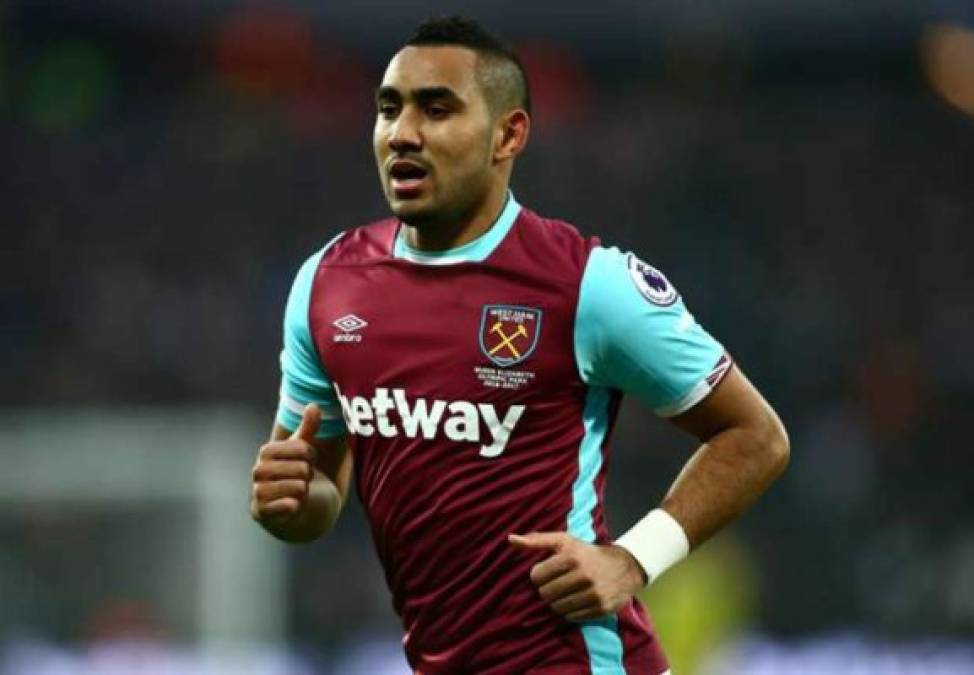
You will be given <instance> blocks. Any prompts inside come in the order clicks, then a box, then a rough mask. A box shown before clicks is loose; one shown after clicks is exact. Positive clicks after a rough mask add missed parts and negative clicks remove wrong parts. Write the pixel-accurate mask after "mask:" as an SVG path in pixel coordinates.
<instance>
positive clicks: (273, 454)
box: [257, 439, 314, 463]
mask: <svg viewBox="0 0 974 675" xmlns="http://www.w3.org/2000/svg"><path fill="white" fill-rule="evenodd" d="M312 452H313V450H312V447H311V445H310V444H309V443H306V442H305V441H302V440H299V439H288V440H286V441H273V442H271V443H265V444H264V445H262V446H260V452H259V453H258V454H257V462H258V463H260V462H262V461H266V460H275V459H295V460H303V461H305V462H310V461H312V460H313V459H314V458H313V457H312Z"/></svg>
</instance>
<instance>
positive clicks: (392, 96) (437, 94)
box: [375, 86, 464, 104]
mask: <svg viewBox="0 0 974 675" xmlns="http://www.w3.org/2000/svg"><path fill="white" fill-rule="evenodd" d="M409 93H410V95H411V97H412V98H414V99H416V100H417V101H418V102H420V103H428V102H430V101H436V100H441V99H449V100H451V101H456V102H457V103H461V104H462V103H464V101H463V99H462V98H460V97H459V96H458V95H457V93H456V92H455V91H453V90H452V89H450V88H449V87H420V88H419V89H413V90H412V91H410V92H409ZM375 100H376V101H401V100H402V94H401V93H400V92H399V90H398V89H396V88H395V87H389V86H384V87H379V88H378V89H376V91H375Z"/></svg>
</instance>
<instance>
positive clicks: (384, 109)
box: [378, 103, 399, 120]
mask: <svg viewBox="0 0 974 675" xmlns="http://www.w3.org/2000/svg"><path fill="white" fill-rule="evenodd" d="M378 111H379V116H380V117H382V118H383V119H387V120H391V119H393V118H395V116H396V115H398V114H399V106H397V105H395V104H394V103H380V104H379V106H378Z"/></svg>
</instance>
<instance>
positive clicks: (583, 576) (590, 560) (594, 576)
mask: <svg viewBox="0 0 974 675" xmlns="http://www.w3.org/2000/svg"><path fill="white" fill-rule="evenodd" d="M507 539H508V541H509V542H511V544H512V545H513V546H515V547H516V548H519V549H522V550H525V551H550V552H552V554H553V555H552V556H551V557H549V558H548V559H547V560H544V561H542V562H540V563H538V564H537V565H535V566H534V567H532V568H531V581H532V582H534V585H535V586H537V587H538V592H539V593H540V594H541V598H542V599H543V600H544V601H545V602H547V603H548V604H549V605H551V608H552V609H553V610H555V612H557V613H558V614H560V615H562V616H564V617H565V618H566V619H568V620H569V621H584V620H585V619H594V618H596V617H600V616H605V615H607V614H614V613H615V612H617V611H619V609H620V608H622V607H623V606H624V605H625V604H626V603H628V602H629V601H630V600H631V599H632V597H633V596H634V595H635V594H636V592H637V591H638V590H639V589H640V588H642V587H643V586H644V585H645V583H646V578H645V576H644V573H643V570H642V568H641V567H640V566H639V563H637V562H636V559H635V558H633V557H632V555H631V554H630V553H629V552H628V551H627V550H625V549H624V548H622V547H620V546H616V545H614V544H609V545H606V546H598V545H595V544H587V543H585V542H583V541H581V540H579V539H576V538H575V537H573V536H571V535H569V534H568V533H566V532H531V533H530V534H524V535H520V534H512V535H509V536H508V538H507Z"/></svg>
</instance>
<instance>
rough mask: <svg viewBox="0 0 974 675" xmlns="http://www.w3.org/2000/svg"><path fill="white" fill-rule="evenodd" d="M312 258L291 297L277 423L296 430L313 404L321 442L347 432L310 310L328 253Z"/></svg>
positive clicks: (302, 269)
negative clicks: (318, 413)
mask: <svg viewBox="0 0 974 675" xmlns="http://www.w3.org/2000/svg"><path fill="white" fill-rule="evenodd" d="M327 249H328V246H325V248H323V249H322V250H321V251H319V252H318V253H316V254H315V255H313V256H311V257H310V258H309V259H308V260H307V261H305V263H304V265H302V266H301V269H300V270H299V271H298V274H297V277H296V278H295V280H294V285H293V286H292V287H291V293H290V295H289V296H288V300H287V307H286V309H285V312H284V348H283V350H282V351H281V391H280V403H279V405H278V409H277V418H276V422H277V424H278V425H280V426H281V427H283V428H284V429H290V430H294V429H296V428H297V427H298V425H299V424H300V422H301V414H302V412H303V411H304V407H305V406H306V405H307V404H309V403H317V404H318V407H319V408H320V409H321V419H322V422H321V426H320V427H319V429H318V434H317V437H318V438H319V439H326V438H333V437H337V436H341V435H343V434H344V433H345V422H344V421H343V419H342V411H341V405H340V404H339V401H338V397H337V396H336V393H335V388H334V386H333V385H332V381H331V378H329V377H328V374H327V373H326V372H325V369H324V366H323V365H322V363H321V359H320V358H319V356H318V352H317V349H316V348H315V344H314V341H313V339H312V336H311V329H310V326H309V321H308V309H309V306H310V302H311V291H312V287H313V284H314V278H315V273H316V271H317V269H318V265H319V264H320V262H321V257H322V256H323V255H324V253H325V251H327Z"/></svg>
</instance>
